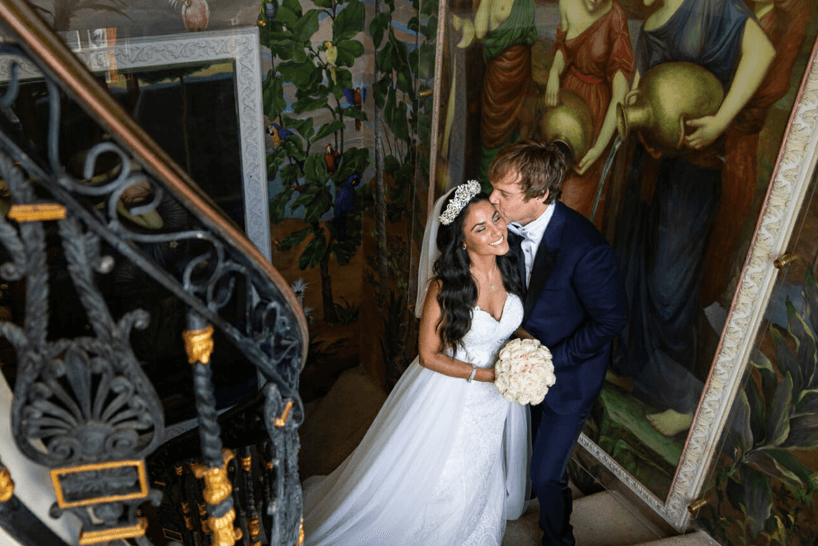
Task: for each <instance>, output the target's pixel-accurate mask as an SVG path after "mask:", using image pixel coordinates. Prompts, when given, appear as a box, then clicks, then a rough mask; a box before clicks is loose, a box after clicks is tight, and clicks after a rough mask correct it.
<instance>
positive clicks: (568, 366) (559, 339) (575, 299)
mask: <svg viewBox="0 0 818 546" xmlns="http://www.w3.org/2000/svg"><path fill="white" fill-rule="evenodd" d="M509 241H510V243H511V246H512V248H513V249H514V252H515V253H516V254H517V256H518V263H519V265H520V268H521V272H522V273H523V274H524V271H525V265H524V261H523V259H522V256H521V250H520V241H521V238H520V237H519V236H514V235H513V234H510V235H509ZM626 309H627V304H626V297H625V289H624V286H623V284H622V279H621V276H620V273H619V268H618V267H617V265H616V257H615V255H614V252H613V249H612V248H611V246H610V245H609V244H608V242H607V241H606V240H605V238H604V237H603V236H602V234H601V233H599V231H598V230H597V229H596V228H595V227H594V225H593V224H592V223H591V222H590V221H589V220H588V219H586V218H585V217H584V216H582V215H581V214H579V213H578V212H576V211H574V210H573V209H571V208H569V207H567V206H565V205H563V204H562V203H560V202H559V201H557V202H555V208H554V215H553V216H552V217H551V220H550V221H549V223H548V227H546V230H545V233H544V235H543V238H542V241H541V242H540V246H539V248H538V250H537V254H536V256H535V258H534V264H533V266H532V268H531V279H530V282H529V286H528V291H527V293H526V298H525V314H524V318H523V327H524V328H525V330H526V331H527V332H528V333H530V334H531V335H532V336H534V337H535V338H537V339H539V340H540V341H541V342H542V344H543V345H545V346H546V347H548V348H549V349H550V350H551V353H552V355H553V359H554V371H555V374H556V376H557V381H556V383H555V384H554V386H553V387H552V388H551V389H550V390H549V391H548V394H547V395H546V396H545V400H544V403H545V404H548V407H549V408H551V410H553V411H554V412H555V413H558V414H568V413H580V412H582V411H584V410H585V409H588V408H590V406H591V404H592V403H593V401H594V399H595V398H596V397H597V395H598V394H599V391H600V390H601V389H602V383H603V382H604V380H605V372H606V370H607V367H608V364H609V363H610V358H611V341H612V340H613V338H614V337H615V336H616V335H617V334H619V332H620V331H621V330H622V328H623V327H624V326H625V322H626V320H627V311H626Z"/></svg>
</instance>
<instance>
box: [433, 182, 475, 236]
mask: <svg viewBox="0 0 818 546" xmlns="http://www.w3.org/2000/svg"><path fill="white" fill-rule="evenodd" d="M480 190H481V187H480V182H478V181H477V180H469V181H468V182H466V183H465V184H460V185H459V186H457V189H456V190H454V199H452V200H451V201H449V205H448V206H447V207H446V210H445V211H444V212H443V214H441V215H440V223H441V224H443V225H444V226H448V225H449V224H451V223H452V222H454V219H455V218H457V215H458V214H460V211H462V210H463V209H464V208H465V206H466V205H468V204H469V201H471V198H472V197H474V196H475V195H477V194H478V193H480Z"/></svg>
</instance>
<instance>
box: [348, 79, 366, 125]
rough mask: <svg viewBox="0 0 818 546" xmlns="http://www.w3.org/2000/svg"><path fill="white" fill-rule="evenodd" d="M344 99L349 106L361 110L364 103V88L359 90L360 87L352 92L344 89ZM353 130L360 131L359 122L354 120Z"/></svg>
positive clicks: (349, 89)
mask: <svg viewBox="0 0 818 546" xmlns="http://www.w3.org/2000/svg"><path fill="white" fill-rule="evenodd" d="M344 97H345V98H346V99H347V102H348V103H349V105H350V106H354V107H355V109H357V110H361V109H362V108H363V103H364V102H365V101H366V88H364V89H363V90H361V88H360V87H356V88H355V89H354V90H353V89H351V88H349V87H344ZM355 130H356V131H360V130H361V120H359V119H357V118H356V119H355Z"/></svg>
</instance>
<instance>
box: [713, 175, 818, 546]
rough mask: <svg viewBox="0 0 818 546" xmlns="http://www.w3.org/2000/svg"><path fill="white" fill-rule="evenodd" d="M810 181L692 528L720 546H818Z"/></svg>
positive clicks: (817, 331) (817, 312) (816, 212)
mask: <svg viewBox="0 0 818 546" xmlns="http://www.w3.org/2000/svg"><path fill="white" fill-rule="evenodd" d="M814 191H815V182H814V180H813V184H812V186H811V187H810V190H809V191H808V193H807V201H806V204H805V206H804V210H803V212H802V214H801V217H800V218H799V222H798V226H799V231H800V233H796V235H795V236H794V240H795V241H796V242H795V244H792V245H791V248H792V252H793V253H796V254H797V256H798V257H799V258H798V260H797V261H796V262H795V263H794V264H792V265H790V266H788V267H787V269H786V270H784V271H782V274H781V277H780V278H779V280H778V282H777V284H776V287H775V290H774V292H773V296H772V299H771V300H770V303H769V304H768V307H767V312H766V314H765V323H764V325H763V327H762V329H761V331H760V334H759V336H758V339H757V341H756V348H755V350H754V352H753V354H752V356H751V357H750V362H751V365H750V366H749V369H748V370H747V373H746V376H745V378H744V383H743V385H744V387H743V389H742V390H740V391H739V394H738V396H737V398H736V401H735V402H734V404H733V408H732V411H731V414H730V417H729V419H728V422H727V426H726V428H725V430H724V433H723V437H722V440H721V444H722V445H721V450H720V455H719V457H718V458H717V460H716V461H715V462H714V468H713V470H712V471H711V478H710V482H709V484H708V486H707V489H706V492H705V494H704V499H705V500H706V501H707V504H706V505H705V506H704V507H703V508H702V509H700V510H699V512H698V518H697V523H698V524H699V525H700V526H701V527H703V528H704V529H706V530H707V531H708V532H709V533H710V534H711V535H712V536H713V537H714V538H716V539H717V540H718V541H719V542H720V543H721V544H725V545H730V546H733V545H748V544H758V545H781V546H784V545H787V546H790V545H793V546H800V545H806V544H814V543H815V541H816V539H818V526H817V525H816V523H815V522H816V521H818V511H816V500H818V497H816V493H818V483H816V480H815V476H816V472H818V456H817V454H818V403H817V402H818V368H816V366H818V345H816V339H818V283H816V280H815V265H816V251H818V237H816V235H818V203H816V202H815V200H814V198H813V197H814Z"/></svg>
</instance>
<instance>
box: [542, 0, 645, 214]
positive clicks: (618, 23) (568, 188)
mask: <svg viewBox="0 0 818 546" xmlns="http://www.w3.org/2000/svg"><path fill="white" fill-rule="evenodd" d="M559 10H560V24H559V27H558V28H557V40H556V43H555V44H554V50H555V54H554V62H553V64H552V65H551V70H550V72H549V74H548V84H547V87H546V94H545V105H546V106H547V107H548V106H556V105H557V103H558V100H559V95H558V92H559V89H565V90H567V91H570V92H572V93H574V94H575V95H577V96H578V97H580V98H581V99H582V100H583V101H585V103H586V104H587V105H588V108H589V110H590V112H591V116H592V118H593V131H594V133H593V138H592V139H591V141H592V142H593V145H592V146H591V148H590V149H589V150H588V151H587V152H586V153H585V154H584V155H583V156H582V157H577V158H575V161H576V163H575V165H574V167H573V172H571V173H569V175H568V176H567V177H566V179H565V182H564V185H563V194H562V201H563V203H565V204H566V205H568V206H569V207H571V208H573V209H574V210H576V211H578V212H579V213H581V214H582V215H583V216H585V217H586V218H588V217H590V215H591V211H592V209H593V205H594V201H595V197H596V194H597V189H598V186H599V178H600V175H601V174H602V169H603V166H604V163H605V159H606V157H607V155H608V150H609V144H610V143H611V140H612V138H613V136H614V132H615V129H616V106H617V104H619V103H621V102H622V99H623V98H624V97H625V94H626V93H627V91H628V82H629V81H630V79H631V73H632V71H633V52H632V50H631V39H630V34H629V32H628V21H627V18H626V16H625V13H624V11H622V8H621V7H620V5H619V3H618V2H617V0H560V3H559ZM602 214H603V213H602V210H601V209H598V210H597V213H596V214H595V216H594V219H593V220H594V223H595V224H596V225H597V227H599V226H600V225H601V218H602Z"/></svg>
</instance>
